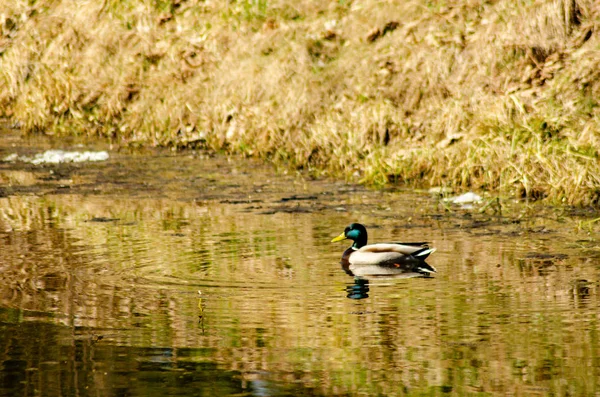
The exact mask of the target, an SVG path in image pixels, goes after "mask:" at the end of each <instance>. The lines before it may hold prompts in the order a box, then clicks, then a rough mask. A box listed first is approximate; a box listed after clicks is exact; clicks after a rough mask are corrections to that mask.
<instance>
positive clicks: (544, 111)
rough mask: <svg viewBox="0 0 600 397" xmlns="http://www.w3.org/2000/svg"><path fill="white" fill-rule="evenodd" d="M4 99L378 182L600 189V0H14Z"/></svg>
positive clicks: (30, 124) (34, 109)
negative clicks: (598, 0)
mask: <svg viewBox="0 0 600 397" xmlns="http://www.w3.org/2000/svg"><path fill="white" fill-rule="evenodd" d="M0 10H1V11H0V27H1V31H0V33H1V36H0V86H1V87H2V89H1V90H0V112H2V113H3V114H4V116H5V117H10V118H12V119H14V120H18V121H20V123H21V125H22V126H23V128H24V129H26V130H27V131H42V132H44V133H48V134H94V135H99V136H107V137H111V138H113V139H116V140H118V141H119V142H123V143H140V144H153V145H173V146H177V147H191V146H198V145H201V146H206V147H209V148H212V149H217V150H227V151H231V152H237V153H243V154H246V155H253V156H259V157H262V158H268V159H271V160H275V161H277V162H280V163H284V164H288V165H289V166H291V167H296V168H299V169H308V170H310V171H311V172H313V173H317V174H318V173H328V174H332V175H337V176H341V175H343V176H346V177H348V178H355V177H356V176H358V177H359V178H360V179H361V180H363V181H365V182H367V183H375V184H383V183H388V182H391V181H393V182H400V183H407V184H411V185H421V186H422V185H432V186H435V185H444V186H451V187H454V188H456V189H466V188H469V189H486V190H490V191H499V192H500V193H501V194H505V195H517V196H520V197H524V196H526V197H529V198H547V199H548V200H550V201H552V202H562V203H568V204H582V205H589V204H598V202H599V201H600V183H599V182H600V165H599V162H598V148H599V147H600V146H599V143H600V142H599V139H600V117H599V114H600V107H599V102H598V101H599V98H600V40H599V39H598V27H599V24H600V3H598V2H595V1H593V0H545V1H542V0H538V1H536V0H533V1H531V0H527V1H525V0H516V1H515V0H510V1H508V0H498V1H490V0H487V1H484V0H456V1H391V0H390V1H376V0H367V1H343V0H338V1H329V2H322V1H298V2H290V1H283V0H279V1H266V0H247V1H229V0H223V1H211V0H204V1H196V0H187V1H186V0H169V1H167V0H146V1H143V0H129V1H127V0H126V1H117V0H104V1H92V0H90V1H85V0H78V1H74V0H62V1H61V0H54V1H52V0H38V1H31V0H0Z"/></svg>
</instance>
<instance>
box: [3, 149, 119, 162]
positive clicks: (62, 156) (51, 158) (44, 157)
mask: <svg viewBox="0 0 600 397" xmlns="http://www.w3.org/2000/svg"><path fill="white" fill-rule="evenodd" d="M108 157H109V156H108V152H105V151H99V152H89V151H85V152H67V151H64V150H46V151H45V152H44V153H38V154H36V155H35V156H33V157H27V156H19V155H18V154H16V153H13V154H10V155H8V156H6V157H5V158H4V161H23V162H26V163H32V164H58V163H82V162H85V161H106V160H108Z"/></svg>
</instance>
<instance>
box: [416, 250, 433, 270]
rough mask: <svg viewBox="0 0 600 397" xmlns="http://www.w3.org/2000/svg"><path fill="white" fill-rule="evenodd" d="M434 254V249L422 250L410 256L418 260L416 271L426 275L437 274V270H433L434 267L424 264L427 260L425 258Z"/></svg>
mask: <svg viewBox="0 0 600 397" xmlns="http://www.w3.org/2000/svg"><path fill="white" fill-rule="evenodd" d="M434 252H435V248H423V249H422V250H419V251H417V252H415V253H413V254H412V256H414V257H415V258H418V259H419V260H420V261H419V264H418V266H417V270H418V271H419V272H422V273H427V274H429V273H437V270H435V267H433V266H431V265H429V264H428V263H426V262H425V259H427V257H428V256H429V255H431V254H432V253H434Z"/></svg>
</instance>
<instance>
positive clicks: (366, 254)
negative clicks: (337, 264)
mask: <svg viewBox="0 0 600 397" xmlns="http://www.w3.org/2000/svg"><path fill="white" fill-rule="evenodd" d="M367 237H368V235H367V229H366V228H365V227H364V226H363V225H361V224H360V223H353V224H351V225H350V226H348V227H346V229H345V230H344V232H343V233H342V234H340V235H339V236H337V237H336V238H334V239H333V240H331V242H332V243H334V242H336V241H342V240H346V239H350V240H353V241H354V243H353V244H352V246H351V247H350V248H348V249H347V250H346V251H344V254H343V255H342V261H341V263H342V266H343V268H344V270H346V272H348V273H349V274H352V275H356V276H362V275H380V276H391V275H399V274H402V273H410V272H413V273H420V274H429V273H435V272H436V270H435V268H433V267H432V266H430V265H428V264H427V263H425V259H427V257H428V256H429V255H430V254H431V253H433V252H434V251H435V248H429V246H428V245H427V243H378V244H370V245H367Z"/></svg>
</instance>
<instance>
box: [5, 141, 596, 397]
mask: <svg viewBox="0 0 600 397" xmlns="http://www.w3.org/2000/svg"><path fill="white" fill-rule="evenodd" d="M2 134H3V135H2V136H1V137H0V138H1V139H0V141H2V143H1V144H0V145H1V146H0V159H1V158H5V156H6V155H8V154H12V153H18V154H19V155H32V154H34V153H37V152H40V151H44V150H46V149H49V148H59V149H69V150H78V148H79V149H80V150H84V149H98V150H99V149H102V150H108V151H109V153H110V159H109V160H108V161H106V162H102V163H81V164H66V165H65V164H63V165H31V164H24V163H8V162H4V163H0V184H1V185H0V196H1V197H0V247H1V249H0V271H1V274H2V280H1V281H0V379H1V380H0V394H1V395H11V396H15V395H24V396H25V395H139V396H152V395H160V396H164V395H249V396H273V395H422V394H425V395H443V394H456V395H465V394H482V395H489V394H496V395H506V394H516V395H532V394H534V395H591V394H594V393H597V392H599V391H600V390H599V388H598V383H599V372H600V371H599V368H600V359H599V357H600V351H599V343H598V338H599V337H600V335H599V334H598V328H599V316H598V304H599V297H598V280H599V269H600V267H599V265H600V262H599V258H600V251H599V248H598V247H599V245H598V243H597V241H598V240H597V238H598V234H597V232H596V227H595V225H596V223H595V222H593V220H594V219H595V218H597V217H598V214H597V213H596V212H595V211H594V210H589V209H571V208H554V209H553V208H542V207H539V206H536V205H534V204H531V203H514V202H510V201H502V205H503V207H502V212H501V213H498V212H494V211H493V210H492V207H490V208H489V209H488V210H486V211H483V212H481V213H479V212H478V210H477V209H475V210H466V209H460V208H447V206H446V205H441V204H440V203H439V201H438V200H437V199H433V198H431V197H430V196H429V195H428V194H425V193H416V192H410V191H408V190H398V191H393V190H384V191H370V190H368V189H366V188H364V187H360V186H355V185H348V184H345V183H341V182H335V181H328V180H312V179H310V178H308V177H306V176H303V175H302V174H294V173H288V174H287V175H282V174H277V173H275V172H274V170H273V169H271V168H270V167H267V166H264V165H260V164H259V163H255V162H252V161H250V160H247V159H240V158H227V157H222V156H211V155H208V154H206V153H202V152H184V153H175V152H169V151H145V152H138V153H132V152H130V151H127V150H123V149H119V148H117V147H106V146H101V145H100V146H99V145H97V144H89V143H86V144H84V146H77V145H76V144H75V143H64V142H53V141H50V140H41V139H30V140H25V139H22V138H20V137H19V136H18V135H16V134H14V133H8V132H2ZM355 221H359V222H361V223H364V224H366V225H367V227H368V229H369V231H370V239H371V241H423V240H427V241H430V242H431V243H432V245H433V246H435V247H436V248H437V249H438V250H437V252H435V253H434V254H433V255H432V256H431V257H430V259H429V260H428V263H429V264H431V265H432V266H434V267H436V268H437V270H438V273H437V274H436V275H435V276H434V277H430V278H408V279H406V278H375V279H369V280H365V279H356V278H354V277H351V276H349V275H348V274H346V273H345V272H344V271H343V269H342V268H341V266H340V264H339V259H340V256H341V253H342V252H343V250H344V249H345V248H346V242H344V243H333V244H332V243H330V240H331V239H332V238H333V237H335V236H337V235H338V234H339V233H340V232H341V231H342V230H343V229H344V227H345V226H346V225H348V224H349V223H351V222H355Z"/></svg>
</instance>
